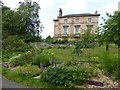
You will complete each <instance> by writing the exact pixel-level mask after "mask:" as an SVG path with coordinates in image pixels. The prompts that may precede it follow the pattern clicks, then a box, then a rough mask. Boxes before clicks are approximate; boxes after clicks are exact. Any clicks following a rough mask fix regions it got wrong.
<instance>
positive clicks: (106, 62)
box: [100, 52, 118, 76]
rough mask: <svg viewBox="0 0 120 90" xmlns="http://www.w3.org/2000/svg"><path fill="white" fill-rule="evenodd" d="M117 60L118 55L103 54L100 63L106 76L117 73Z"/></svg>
mask: <svg viewBox="0 0 120 90" xmlns="http://www.w3.org/2000/svg"><path fill="white" fill-rule="evenodd" d="M117 60H118V56H117V55H116V54H110V53H109V52H102V53H101V56H100V62H101V66H102V68H103V69H104V72H105V74H107V75H108V76H109V75H111V74H113V73H115V72H117Z"/></svg>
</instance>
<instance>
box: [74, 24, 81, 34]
mask: <svg viewBox="0 0 120 90" xmlns="http://www.w3.org/2000/svg"><path fill="white" fill-rule="evenodd" d="M76 31H77V32H76ZM74 33H75V34H80V26H75V30H74Z"/></svg>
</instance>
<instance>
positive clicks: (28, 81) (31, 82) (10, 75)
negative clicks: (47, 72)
mask: <svg viewBox="0 0 120 90" xmlns="http://www.w3.org/2000/svg"><path fill="white" fill-rule="evenodd" d="M2 75H3V76H5V77H6V78H7V79H9V80H12V81H15V82H17V83H20V84H21V85H25V86H26V87H32V88H53V87H54V88H59V87H60V86H56V85H52V84H50V83H48V82H44V81H43V80H41V79H34V78H31V77H27V76H21V75H19V74H18V73H16V72H14V71H12V70H10V69H7V68H4V67H3V69H2ZM61 87H63V86H61Z"/></svg>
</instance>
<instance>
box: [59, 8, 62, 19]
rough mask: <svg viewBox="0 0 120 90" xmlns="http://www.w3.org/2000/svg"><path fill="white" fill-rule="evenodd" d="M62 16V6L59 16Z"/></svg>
mask: <svg viewBox="0 0 120 90" xmlns="http://www.w3.org/2000/svg"><path fill="white" fill-rule="evenodd" d="M61 16H62V9H61V8H60V9H59V17H61Z"/></svg>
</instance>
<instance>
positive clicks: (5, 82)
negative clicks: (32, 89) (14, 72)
mask: <svg viewBox="0 0 120 90" xmlns="http://www.w3.org/2000/svg"><path fill="white" fill-rule="evenodd" d="M0 81H2V88H26V87H25V86H22V85H20V84H17V83H15V82H13V81H10V80H8V79H6V78H5V77H3V76H1V75H0ZM0 88H1V87H0Z"/></svg>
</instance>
